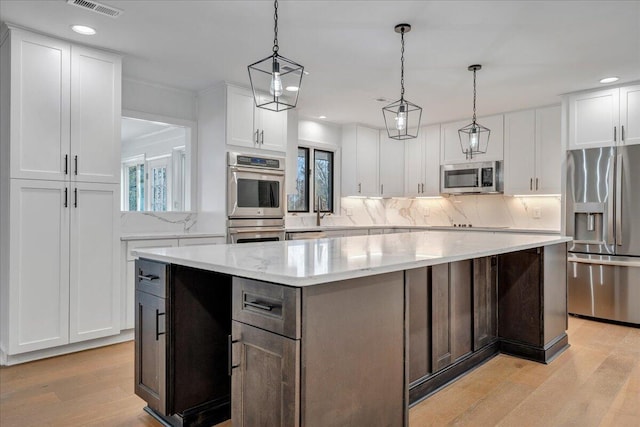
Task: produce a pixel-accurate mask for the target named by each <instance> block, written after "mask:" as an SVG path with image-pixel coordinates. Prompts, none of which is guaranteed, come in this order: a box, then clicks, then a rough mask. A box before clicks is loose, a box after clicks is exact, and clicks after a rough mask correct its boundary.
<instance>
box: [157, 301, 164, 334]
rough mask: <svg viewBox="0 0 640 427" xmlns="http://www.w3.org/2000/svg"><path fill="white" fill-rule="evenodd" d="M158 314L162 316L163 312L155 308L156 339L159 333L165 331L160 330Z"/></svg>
mask: <svg viewBox="0 0 640 427" xmlns="http://www.w3.org/2000/svg"><path fill="white" fill-rule="evenodd" d="M160 316H164V313H160V310H158V309H156V341H158V338H160V335H164V334H165V332H160Z"/></svg>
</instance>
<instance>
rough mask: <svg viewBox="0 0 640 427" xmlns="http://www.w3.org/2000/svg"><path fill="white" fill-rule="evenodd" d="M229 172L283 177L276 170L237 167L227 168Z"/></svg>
mask: <svg viewBox="0 0 640 427" xmlns="http://www.w3.org/2000/svg"><path fill="white" fill-rule="evenodd" d="M229 170H230V171H231V172H248V173H253V174H260V175H276V176H282V177H284V171H282V170H278V169H261V168H243V167H239V166H229Z"/></svg>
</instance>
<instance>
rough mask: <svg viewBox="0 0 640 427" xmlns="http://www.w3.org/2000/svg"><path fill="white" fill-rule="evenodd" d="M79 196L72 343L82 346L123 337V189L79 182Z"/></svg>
mask: <svg viewBox="0 0 640 427" xmlns="http://www.w3.org/2000/svg"><path fill="white" fill-rule="evenodd" d="M73 193H74V194H73V202H72V203H71V204H70V211H71V233H70V272H69V276H70V277H69V279H70V281H69V283H70V286H69V291H70V295H69V306H70V315H69V341H70V342H78V341H84V340H88V339H94V338H101V337H105V336H109V335H116V334H118V333H120V288H119V286H118V283H119V278H120V276H119V271H120V270H119V259H118V255H119V253H120V247H119V244H120V186H119V185H118V184H115V185H114V184H98V183H81V182H79V183H77V184H75V185H74V186H73ZM70 196H71V195H70ZM70 199H71V197H70ZM70 201H71V200H70Z"/></svg>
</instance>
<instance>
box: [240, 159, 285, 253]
mask: <svg viewBox="0 0 640 427" xmlns="http://www.w3.org/2000/svg"><path fill="white" fill-rule="evenodd" d="M227 165H228V166H227V216H228V242H229V243H249V242H267V241H279V240H284V236H285V232H284V215H285V195H284V176H285V175H284V165H285V159H284V158H282V157H273V156H264V155H253V154H240V153H232V152H230V153H228V162H227Z"/></svg>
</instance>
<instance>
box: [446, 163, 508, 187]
mask: <svg viewBox="0 0 640 427" xmlns="http://www.w3.org/2000/svg"><path fill="white" fill-rule="evenodd" d="M440 192H441V193H443V194H465V193H502V162H501V161H491V162H476V163H463V164H458V165H444V166H440Z"/></svg>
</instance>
